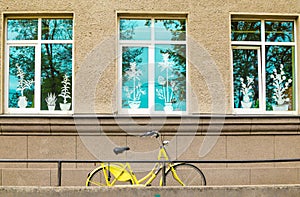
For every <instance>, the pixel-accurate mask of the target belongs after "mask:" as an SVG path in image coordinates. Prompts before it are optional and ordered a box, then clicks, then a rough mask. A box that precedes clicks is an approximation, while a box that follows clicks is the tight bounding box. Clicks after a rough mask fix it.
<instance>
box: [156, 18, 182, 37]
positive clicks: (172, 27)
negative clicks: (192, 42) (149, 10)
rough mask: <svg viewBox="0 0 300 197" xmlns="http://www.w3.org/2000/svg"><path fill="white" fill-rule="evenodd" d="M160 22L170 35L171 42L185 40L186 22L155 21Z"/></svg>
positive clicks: (180, 20)
mask: <svg viewBox="0 0 300 197" xmlns="http://www.w3.org/2000/svg"><path fill="white" fill-rule="evenodd" d="M155 22H162V23H163V25H164V27H165V29H166V30H167V31H169V32H170V33H171V34H172V38H171V40H186V20H185V19H176V20H155Z"/></svg>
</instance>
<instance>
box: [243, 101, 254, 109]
mask: <svg viewBox="0 0 300 197" xmlns="http://www.w3.org/2000/svg"><path fill="white" fill-rule="evenodd" d="M241 104H242V108H248V109H249V108H251V106H252V102H244V101H241Z"/></svg>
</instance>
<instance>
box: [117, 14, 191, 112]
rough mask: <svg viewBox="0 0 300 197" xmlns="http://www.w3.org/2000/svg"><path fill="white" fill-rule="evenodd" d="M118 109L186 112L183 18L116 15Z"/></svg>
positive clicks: (123, 110) (184, 30) (184, 20)
mask: <svg viewBox="0 0 300 197" xmlns="http://www.w3.org/2000/svg"><path fill="white" fill-rule="evenodd" d="M119 52H120V54H121V55H120V58H119V59H120V62H119V76H120V79H121V82H120V84H121V85H120V88H119V98H120V100H119V112H121V113H136V114H143V113H145V114H149V113H154V114H155V113H158V114H159V113H161V114H162V113H170V114H172V113H183V112H186V109H187V103H186V95H187V90H186V75H187V71H186V67H187V63H186V19H185V18H122V17H120V18H119Z"/></svg>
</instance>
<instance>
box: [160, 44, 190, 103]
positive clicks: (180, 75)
mask: <svg viewBox="0 0 300 197" xmlns="http://www.w3.org/2000/svg"><path fill="white" fill-rule="evenodd" d="M180 50H181V51H180ZM182 51H185V45H182V46H177V45H175V46H174V48H173V49H166V50H161V53H162V54H163V56H165V55H168V57H169V60H172V73H170V74H171V76H170V78H169V82H171V81H173V82H172V84H171V83H170V84H169V85H170V87H172V89H173V92H172V94H173V95H174V97H173V101H174V102H177V105H180V104H181V102H183V101H185V100H186V63H185V60H186V58H185V53H184V56H183V55H180V54H181V53H182ZM175 84H176V87H175Z"/></svg>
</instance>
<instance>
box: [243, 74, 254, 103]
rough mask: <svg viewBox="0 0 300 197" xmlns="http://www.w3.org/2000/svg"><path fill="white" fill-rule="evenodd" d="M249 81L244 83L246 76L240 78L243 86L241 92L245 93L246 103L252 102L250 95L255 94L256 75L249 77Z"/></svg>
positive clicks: (244, 99)
mask: <svg viewBox="0 0 300 197" xmlns="http://www.w3.org/2000/svg"><path fill="white" fill-rule="evenodd" d="M246 79H247V81H246V82H245V83H244V78H242V77H241V78H240V81H241V84H242V88H241V92H242V93H243V101H244V102H246V103H249V102H250V97H251V96H252V95H253V84H254V77H248V76H247V78H246Z"/></svg>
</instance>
